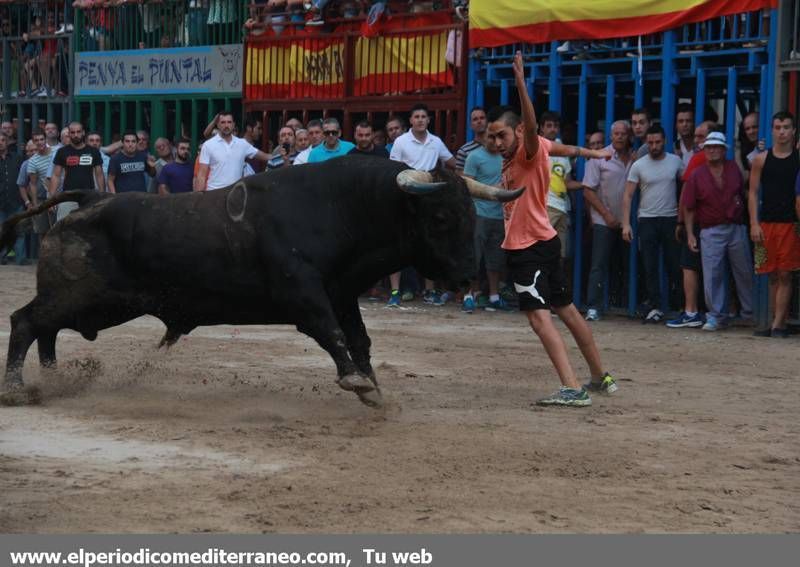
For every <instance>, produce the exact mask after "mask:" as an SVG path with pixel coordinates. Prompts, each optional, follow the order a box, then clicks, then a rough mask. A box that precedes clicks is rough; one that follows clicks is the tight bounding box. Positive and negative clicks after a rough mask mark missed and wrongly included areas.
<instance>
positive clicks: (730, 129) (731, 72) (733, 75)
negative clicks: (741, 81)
mask: <svg viewBox="0 0 800 567" xmlns="http://www.w3.org/2000/svg"><path fill="white" fill-rule="evenodd" d="M737 79H738V74H737V72H736V68H735V67H728V86H727V91H728V92H727V96H726V97H725V137H726V138H728V151H727V155H726V157H727V158H728V159H733V158H734V157H735V156H734V152H735V149H736V144H735V143H734V136H736V94H737V92H736V89H737V83H738V80H737Z"/></svg>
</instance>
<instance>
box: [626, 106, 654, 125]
mask: <svg viewBox="0 0 800 567" xmlns="http://www.w3.org/2000/svg"><path fill="white" fill-rule="evenodd" d="M634 114H644V115H645V116H647V121H648V122H651V121H652V120H653V115H652V114H650V111H649V110H647V109H646V108H645V107H644V106H642V107H640V108H634V109H633V112H631V116H633V115H634Z"/></svg>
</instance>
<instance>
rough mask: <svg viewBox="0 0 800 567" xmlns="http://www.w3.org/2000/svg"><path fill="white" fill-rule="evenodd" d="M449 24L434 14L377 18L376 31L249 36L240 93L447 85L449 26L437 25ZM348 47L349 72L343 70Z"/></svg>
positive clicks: (265, 95) (332, 94)
mask: <svg viewBox="0 0 800 567" xmlns="http://www.w3.org/2000/svg"><path fill="white" fill-rule="evenodd" d="M448 24H450V20H449V19H446V20H442V19H441V17H440V16H439V15H435V17H424V18H415V19H414V22H413V23H412V22H408V21H399V20H398V21H396V22H395V21H393V20H389V21H386V22H381V25H380V34H379V35H377V34H370V35H358V36H353V35H346V34H342V35H337V34H336V33H334V34H331V35H330V36H328V37H319V36H304V35H303V34H300V33H298V34H295V35H289V36H285V35H282V36H269V37H264V38H263V39H253V40H250V41H249V42H248V45H247V61H246V66H245V90H244V92H245V98H246V99H249V100H259V99H261V100H263V99H281V98H342V97H344V96H366V95H375V94H378V95H381V94H387V93H389V94H400V93H409V92H416V91H421V90H423V89H432V88H439V87H451V86H453V85H454V84H455V79H454V77H453V71H452V66H453V64H454V61H455V59H456V58H455V56H454V55H453V52H454V49H453V46H452V43H453V41H452V38H450V39H451V41H450V43H451V45H450V46H449V47H450V49H449V50H448V38H449V37H450V36H451V35H453V32H451V31H450V30H448V29H441V28H442V26H446V25H448ZM437 26H438V27H437ZM459 38H460V36H459ZM348 49H352V55H351V56H352V70H350V75H351V76H350V77H346V76H345V74H346V73H347V72H348V69H350V68H349V67H348V66H347V65H346V59H347V57H348V54H347V50H348ZM346 85H347V86H348V89H347V90H346V88H345V87H346Z"/></svg>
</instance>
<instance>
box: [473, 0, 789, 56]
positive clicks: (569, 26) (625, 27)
mask: <svg viewBox="0 0 800 567" xmlns="http://www.w3.org/2000/svg"><path fill="white" fill-rule="evenodd" d="M776 5H777V0H628V1H627V2H619V1H618V0H572V1H571V2H562V1H561V0H533V1H529V2H519V0H472V1H471V2H470V5H469V25H470V32H469V43H470V47H472V48H477V47H496V46H499V45H508V44H511V43H516V42H525V43H542V42H547V41H560V40H566V39H606V38H613V37H630V36H637V35H645V34H650V33H655V32H660V31H664V30H668V29H672V28H675V27H678V26H681V25H684V24H688V23H692V22H701V21H704V20H708V19H711V18H716V17H718V16H727V15H731V14H739V13H743V12H752V11H755V10H761V9H764V8H774V7H775V6H776Z"/></svg>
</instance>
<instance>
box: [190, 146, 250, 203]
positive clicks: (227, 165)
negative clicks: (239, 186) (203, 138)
mask: <svg viewBox="0 0 800 567" xmlns="http://www.w3.org/2000/svg"><path fill="white" fill-rule="evenodd" d="M257 153H258V150H257V149H256V148H254V147H253V146H252V145H250V142H248V141H247V140H244V139H242V138H237V137H236V136H232V137H231V141H230V143H228V142H226V141H225V140H223V139H222V137H221V136H220V135H219V134H217V135H216V136H214V137H213V138H211V139H210V140H208V141H207V142H206V143H205V144H203V147H202V149H201V150H200V163H202V164H204V165H207V166H208V167H209V173H208V186H207V189H208V190H209V191H211V190H213V189H222V188H223V187H227V186H228V185H232V184H234V183H236V182H237V181H239V180H240V179H241V178H242V171H243V170H244V160H246V159H249V158H252V157H253V156H255V155H256V154H257Z"/></svg>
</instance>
